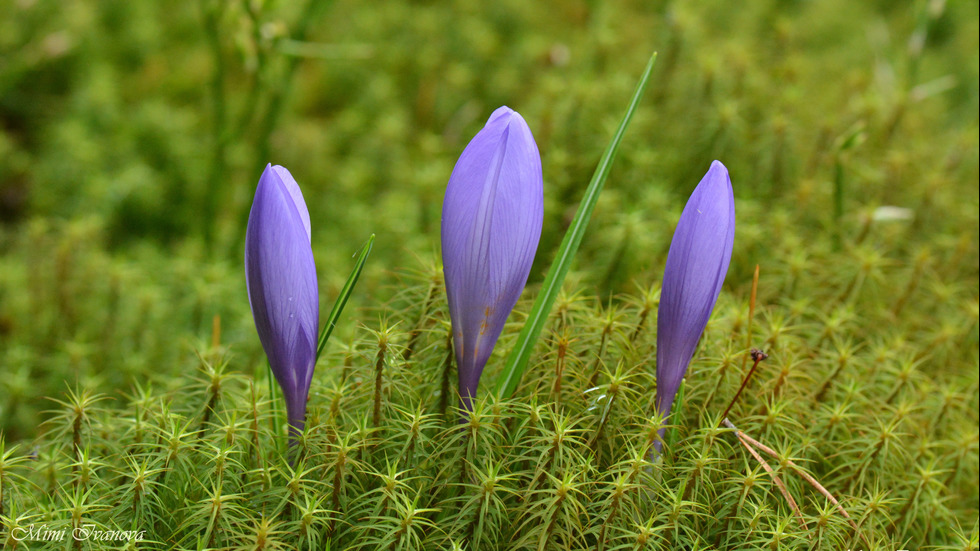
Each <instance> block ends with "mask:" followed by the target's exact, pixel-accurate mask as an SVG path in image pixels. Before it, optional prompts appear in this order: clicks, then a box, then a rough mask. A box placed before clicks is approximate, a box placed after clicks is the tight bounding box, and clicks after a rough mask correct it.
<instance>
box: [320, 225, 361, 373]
mask: <svg viewBox="0 0 980 551" xmlns="http://www.w3.org/2000/svg"><path fill="white" fill-rule="evenodd" d="M373 246H374V234H373V233H372V234H371V237H369V238H368V240H367V243H365V244H364V246H363V247H361V252H360V254H359V255H357V261H356V262H355V263H354V270H353V271H351V273H350V276H348V277H347V282H346V283H344V286H343V288H341V289H340V294H339V295H337V300H336V301H334V303H333V308H332V309H331V310H330V315H329V316H327V323H326V324H324V326H323V331H322V332H321V333H320V340H319V341H318V342H317V345H316V356H315V359H314V360H313V362H314V363H316V361H317V360H319V359H320V353H321V352H323V347H325V346H326V345H327V339H329V338H330V334H331V333H333V328H334V327H336V326H337V320H338V319H340V314H341V313H342V312H343V311H344V306H347V299H349V298H350V295H351V293H352V292H353V291H354V285H356V284H357V278H359V277H361V271H362V270H363V269H364V263H365V262H367V257H368V255H370V254H371V247H373Z"/></svg>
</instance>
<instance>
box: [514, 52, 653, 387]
mask: <svg viewBox="0 0 980 551" xmlns="http://www.w3.org/2000/svg"><path fill="white" fill-rule="evenodd" d="M656 59H657V54H656V53H654V54H653V55H652V56H651V57H650V61H649V62H647V66H646V69H644V71H643V75H642V76H641V77H640V81H639V82H638V83H637V85H636V90H635V91H634V92H633V98H632V99H631V100H630V104H629V107H628V108H627V109H626V114H625V115H623V120H622V121H620V123H619V128H617V129H616V133H615V134H614V135H613V138H612V140H611V141H610V142H609V145H608V146H606V151H605V152H604V153H603V154H602V158H601V159H600V160H599V166H597V167H596V169H595V173H594V174H593V175H592V181H590V182H589V187H588V188H587V189H586V190H585V196H584V197H583V198H582V203H581V204H580V205H579V207H578V211H577V212H576V213H575V218H574V219H573V220H572V225H571V226H570V227H569V228H568V231H567V232H565V238H564V239H562V242H561V246H560V247H559V248H558V254H557V255H555V260H554V261H553V262H552V263H551V268H550V269H549V270H548V275H547V276H545V279H544V284H543V285H542V287H541V293H540V294H539V295H538V298H537V299H536V300H535V301H534V307H532V308H531V314H530V315H529V316H528V319H527V322H526V323H525V324H524V328H523V329H521V334H520V335H519V336H518V337H517V343H516V345H515V346H514V349H513V350H511V353H510V356H508V357H507V364H506V365H505V366H504V371H503V373H501V375H500V377H499V378H498V379H497V394H499V395H500V396H501V397H503V398H509V397H510V396H511V395H512V394H513V393H514V391H515V390H516V389H517V385H518V383H519V382H520V380H521V375H523V374H524V370H525V369H526V368H527V362H528V359H529V358H530V357H531V350H532V349H533V348H534V344H535V342H537V340H538V336H539V335H540V334H541V329H543V328H544V323H545V321H546V320H547V319H548V313H549V312H550V311H551V306H552V305H553V304H554V303H555V298H557V296H558V291H559V290H560V289H561V285H562V283H563V282H564V281H565V275H566V274H568V269H569V268H570V267H571V265H572V259H573V258H575V253H576V252H577V251H578V247H579V244H580V243H581V242H582V237H583V236H584V235H585V230H586V228H588V226H589V218H591V216H592V210H593V209H594V208H595V205H596V202H598V200H599V193H600V192H602V187H603V186H604V185H605V183H606V178H607V177H608V176H609V169H610V167H611V166H612V163H613V160H614V159H615V158H616V153H617V151H618V150H619V144H620V142H621V141H622V140H623V134H625V133H626V127H627V126H629V123H630V120H631V119H632V118H633V113H635V112H636V109H637V107H639V104H640V99H641V98H642V97H643V92H644V90H646V87H647V82H648V81H649V80H650V73H651V72H653V64H654V62H655V61H656Z"/></svg>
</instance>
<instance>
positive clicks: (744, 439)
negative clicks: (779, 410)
mask: <svg viewBox="0 0 980 551" xmlns="http://www.w3.org/2000/svg"><path fill="white" fill-rule="evenodd" d="M722 424H723V425H725V426H726V427H728V428H730V429H732V430H733V431H735V436H737V437H738V441H739V442H741V443H742V445H743V446H745V449H747V450H749V453H751V454H752V456H753V457H755V458H756V460H757V461H759V462H760V463H762V466H763V468H765V469H766V471H768V472H770V473H771V472H772V467H770V466H769V465H768V464H766V462H765V461H764V460H763V459H762V457H761V456H760V455H759V454H758V453H757V452H756V451H755V450H754V449H753V446H754V447H755V448H758V449H760V450H762V451H764V452H765V453H766V454H768V455H770V456H772V457H773V458H775V459H778V460H779V461H780V462H781V463H785V464H786V465H788V466H789V467H790V468H792V469H793V470H794V471H795V472H796V474H798V475H800V476H801V477H803V480H806V481H807V482H809V483H810V485H811V486H813V487H814V488H815V489H816V490H817V491H818V492H820V493H821V494H822V495H823V496H824V497H826V498H827V499H829V500H830V502H831V503H833V504H834V506H835V507H836V508H837V511H838V512H839V513H840V514H841V515H842V516H843V517H844V518H846V519H847V522H848V523H850V525H851V528H853V529H854V531H855V532H858V525H857V524H856V523H855V522H854V520H853V519H852V518H851V515H849V514H847V511H845V510H844V507H843V506H841V504H840V502H839V501H837V498H835V497H834V496H833V494H831V493H830V492H829V491H828V490H827V488H824V487H823V485H822V484H820V483H819V482H817V479H815V478H813V476H811V475H810V473H808V472H806V471H805V470H804V469H803V467H800V466H799V465H797V464H796V463H794V462H793V461H792V460H790V459H783V458H782V457H780V456H779V454H778V453H776V450H774V449H772V448H770V447H769V446H766V445H765V444H763V443H762V442H759V441H758V440H756V439H754V438H752V437H751V436H749V435H747V434H745V433H744V432H742V431H740V430H738V427H736V426H735V425H734V424H733V423H732V422H731V421H729V420H728V418H727V417H726V418H724V419H723V420H722ZM773 478H774V479H776V477H775V475H773ZM776 480H777V482H776V484H777V485H778V486H779V488H780V490H781V491H782V492H783V496H784V497H786V500H787V501H789V502H790V505H791V506H792V507H793V509H794V510H795V511H796V513H797V515H799V514H800V512H799V509H798V508H797V507H796V502H795V501H793V499H792V497H790V496H789V495H788V492H787V491H786V490H785V487H784V486H783V485H782V482H781V481H779V480H778V479H776ZM858 535H859V536H860V537H861V540H862V541H864V543H865V545H868V541H867V540H866V539H865V537H864V534H858Z"/></svg>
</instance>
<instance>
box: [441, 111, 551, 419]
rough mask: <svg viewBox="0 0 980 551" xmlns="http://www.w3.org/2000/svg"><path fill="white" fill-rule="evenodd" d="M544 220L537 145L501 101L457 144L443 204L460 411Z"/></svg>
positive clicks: (516, 292)
mask: <svg viewBox="0 0 980 551" xmlns="http://www.w3.org/2000/svg"><path fill="white" fill-rule="evenodd" d="M543 218H544V192H543V179H542V175H541V157H540V155H539V154H538V146H537V144H535V143H534V137H533V136H532V135H531V130H530V128H528V126H527V123H526V122H524V119H523V118H522V117H521V116H520V115H519V114H518V113H517V112H515V111H513V110H511V109H510V108H508V107H501V108H499V109H497V110H496V111H494V112H493V114H492V115H490V119H489V120H488V121H487V124H486V125H485V126H484V127H483V129H482V130H480V131H479V132H478V133H477V134H476V136H474V137H473V140H472V141H470V143H469V145H467V146H466V149H464V150H463V153H462V155H460V157H459V160H458V161H457V162H456V167H455V168H454V169H453V173H452V176H450V178H449V185H448V187H447V188H446V198H445V201H444V202H443V205H442V263H443V272H444V276H445V278H446V294H447V295H448V299H449V317H450V319H451V321H452V326H453V346H454V348H455V353H456V365H457V366H458V371H459V395H460V398H461V401H462V404H461V407H462V408H463V409H464V410H465V411H470V410H471V407H472V399H473V397H474V396H475V395H476V389H477V385H478V384H479V382H480V375H481V373H482V372H483V368H484V366H485V365H486V363H487V360H488V359H489V358H490V353H491V352H492V351H493V347H494V345H495V344H496V343H497V338H498V337H500V332H501V331H502V330H503V327H504V322H505V321H506V320H507V316H508V315H509V314H510V311H511V310H512V309H513V308H514V304H516V303H517V299H518V297H520V294H521V291H523V290H524V285H525V284H526V283H527V277H528V274H529V273H530V271H531V263H532V262H533V260H534V253H535V251H536V250H537V248H538V240H539V239H540V237H541V224H542V219H543Z"/></svg>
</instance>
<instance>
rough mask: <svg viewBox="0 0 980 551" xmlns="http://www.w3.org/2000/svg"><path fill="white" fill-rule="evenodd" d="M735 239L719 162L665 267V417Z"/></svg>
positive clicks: (661, 403) (661, 396)
mask: <svg viewBox="0 0 980 551" xmlns="http://www.w3.org/2000/svg"><path fill="white" fill-rule="evenodd" d="M734 240H735V198H734V196H733V195H732V181H731V179H730V178H729V177H728V169H726V168H725V165H723V164H721V163H720V162H718V161H714V162H713V163H711V168H709V169H708V173H707V174H705V175H704V178H702V179H701V182H700V183H699V184H698V187H696V188H695V189H694V193H692V194H691V198H690V199H688V201H687V205H686V206H685V207H684V212H683V213H681V218H680V221H678V222H677V229H676V230H675V231H674V238H673V240H672V241H671V242H670V251H669V252H668V253H667V265H666V267H665V268H664V279H663V285H662V288H661V291H660V306H659V310H658V311H657V410H658V411H659V412H660V414H661V415H663V416H664V418H666V417H667V416H668V415H670V408H671V406H672V405H673V403H674V396H675V395H676V394H677V390H678V389H679V388H680V385H681V380H682V379H683V378H684V373H685V372H686V371H687V366H688V364H689V363H690V362H691V357H692V356H693V355H694V349H695V348H696V347H697V344H698V339H700V338H701V333H702V332H703V331H704V327H705V325H707V323H708V318H709V317H711V311H712V310H713V309H714V307H715V302H716V301H717V300H718V294H719V293H720V292H721V285H722V283H723V282H724V281H725V274H726V273H727V272H728V264H729V262H730V261H731V258H732V245H733V243H734ZM661 433H662V431H661ZM659 449H660V442H659V441H658V442H657V450H658V451H659Z"/></svg>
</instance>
